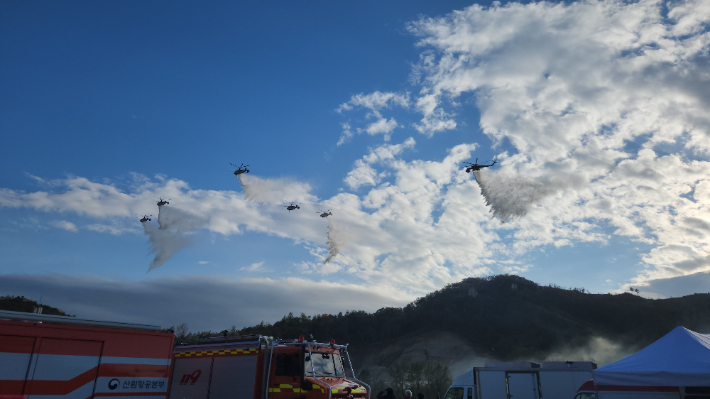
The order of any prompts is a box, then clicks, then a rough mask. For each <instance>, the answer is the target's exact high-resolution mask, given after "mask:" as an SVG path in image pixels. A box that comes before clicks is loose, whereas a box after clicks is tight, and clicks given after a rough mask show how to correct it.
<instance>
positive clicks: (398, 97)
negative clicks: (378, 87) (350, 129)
mask: <svg viewBox="0 0 710 399" xmlns="http://www.w3.org/2000/svg"><path fill="white" fill-rule="evenodd" d="M392 105H397V106H400V107H402V108H407V107H409V93H390V92H387V93H382V92H379V91H376V92H374V93H370V94H363V93H360V94H356V95H354V96H352V97H351V98H350V101H348V102H346V103H343V104H341V105H340V107H338V109H337V111H338V112H342V111H350V110H352V109H353V108H354V107H363V108H367V109H369V110H370V111H372V112H377V111H379V110H381V109H383V108H388V107H390V106H392Z"/></svg>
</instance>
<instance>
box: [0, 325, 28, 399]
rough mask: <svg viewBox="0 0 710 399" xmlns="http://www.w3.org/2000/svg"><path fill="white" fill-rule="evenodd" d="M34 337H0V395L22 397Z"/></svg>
mask: <svg viewBox="0 0 710 399" xmlns="http://www.w3.org/2000/svg"><path fill="white" fill-rule="evenodd" d="M34 345H35V338H34V337H17V336H10V335H0V395H22V389H23V388H24V386H25V378H27V372H28V370H29V367H30V359H31V358H32V349H33V348H34Z"/></svg>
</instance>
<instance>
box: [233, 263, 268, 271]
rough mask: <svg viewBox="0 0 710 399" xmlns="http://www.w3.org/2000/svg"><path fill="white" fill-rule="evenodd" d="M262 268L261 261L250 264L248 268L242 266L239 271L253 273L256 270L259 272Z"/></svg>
mask: <svg viewBox="0 0 710 399" xmlns="http://www.w3.org/2000/svg"><path fill="white" fill-rule="evenodd" d="M262 266H264V261H263V260H262V261H261V262H256V263H252V264H251V265H249V266H244V267H242V268H240V269H239V270H244V271H248V272H255V271H257V270H260V269H261V267H262Z"/></svg>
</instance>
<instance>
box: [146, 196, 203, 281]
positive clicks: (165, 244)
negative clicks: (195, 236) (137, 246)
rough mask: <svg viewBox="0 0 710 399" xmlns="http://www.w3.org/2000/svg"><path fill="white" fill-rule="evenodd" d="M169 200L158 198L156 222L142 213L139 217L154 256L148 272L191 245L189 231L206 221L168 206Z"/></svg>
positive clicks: (199, 226)
mask: <svg viewBox="0 0 710 399" xmlns="http://www.w3.org/2000/svg"><path fill="white" fill-rule="evenodd" d="M168 204H169V202H168V201H167V200H163V199H162V198H159V200H158V203H157V205H158V224H157V225H156V224H155V223H149V222H150V221H151V219H150V218H149V217H148V216H152V215H144V216H143V218H142V219H141V223H142V224H143V230H144V233H145V235H147V236H148V241H149V242H150V252H151V253H154V254H155V257H154V258H153V260H152V261H151V262H150V266H149V268H148V272H150V271H151V270H153V269H156V268H158V267H160V266H161V265H162V264H163V263H165V262H166V261H168V259H170V258H171V257H172V256H173V255H175V253H177V252H178V251H180V250H181V249H184V248H187V247H189V246H191V245H192V239H191V238H190V235H189V233H190V232H192V231H194V230H196V229H199V228H202V227H204V226H205V224H206V221H205V220H204V219H202V218H200V217H198V216H196V215H193V214H191V213H188V212H185V211H182V210H180V209H177V208H173V207H170V206H168Z"/></svg>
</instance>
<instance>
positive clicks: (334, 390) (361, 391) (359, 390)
mask: <svg viewBox="0 0 710 399" xmlns="http://www.w3.org/2000/svg"><path fill="white" fill-rule="evenodd" d="M345 389H346V387H340V388H333V393H338V392H345ZM350 392H351V393H365V392H367V390H366V389H365V388H363V387H358V388H353V389H352V390H351V391H350Z"/></svg>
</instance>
